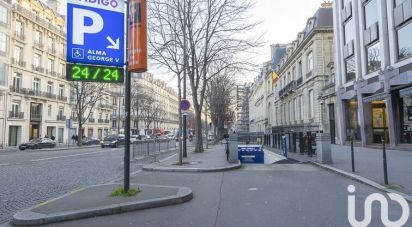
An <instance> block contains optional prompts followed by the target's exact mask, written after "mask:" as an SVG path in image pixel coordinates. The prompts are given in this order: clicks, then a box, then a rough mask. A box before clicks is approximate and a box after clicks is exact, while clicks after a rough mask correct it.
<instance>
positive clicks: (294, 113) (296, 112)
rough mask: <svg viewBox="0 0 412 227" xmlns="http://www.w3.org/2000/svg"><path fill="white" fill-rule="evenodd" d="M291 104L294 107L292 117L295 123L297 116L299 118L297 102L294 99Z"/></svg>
mask: <svg viewBox="0 0 412 227" xmlns="http://www.w3.org/2000/svg"><path fill="white" fill-rule="evenodd" d="M293 103H294V105H295V107H294V108H295V111H293V115H294V116H295V118H294V119H295V121H297V120H299V119H298V116H299V114H298V113H299V106H298V100H297V99H296V98H295V99H294V100H293Z"/></svg>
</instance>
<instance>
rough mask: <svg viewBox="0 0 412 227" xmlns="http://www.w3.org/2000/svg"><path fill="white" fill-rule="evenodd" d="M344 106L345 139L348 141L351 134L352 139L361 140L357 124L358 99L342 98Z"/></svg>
mask: <svg viewBox="0 0 412 227" xmlns="http://www.w3.org/2000/svg"><path fill="white" fill-rule="evenodd" d="M344 106H345V115H346V116H345V119H346V122H345V126H346V127H345V128H346V140H347V141H349V140H350V139H351V136H352V135H353V140H355V141H361V139H362V138H361V132H360V126H359V113H358V100H357V99H350V100H344Z"/></svg>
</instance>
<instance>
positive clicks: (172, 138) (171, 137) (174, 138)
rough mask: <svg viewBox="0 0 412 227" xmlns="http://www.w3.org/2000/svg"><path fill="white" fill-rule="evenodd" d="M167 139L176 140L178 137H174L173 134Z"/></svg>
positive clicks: (168, 135)
mask: <svg viewBox="0 0 412 227" xmlns="http://www.w3.org/2000/svg"><path fill="white" fill-rule="evenodd" d="M167 138H168V139H169V140H176V136H175V135H173V134H171V133H170V134H167Z"/></svg>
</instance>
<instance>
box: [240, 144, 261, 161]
mask: <svg viewBox="0 0 412 227" xmlns="http://www.w3.org/2000/svg"><path fill="white" fill-rule="evenodd" d="M237 152H238V157H239V160H240V162H241V163H262V164H263V163H264V161H265V159H264V155H263V154H264V153H263V147H262V145H238V146H237Z"/></svg>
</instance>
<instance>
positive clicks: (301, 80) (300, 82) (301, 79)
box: [296, 77, 303, 87]
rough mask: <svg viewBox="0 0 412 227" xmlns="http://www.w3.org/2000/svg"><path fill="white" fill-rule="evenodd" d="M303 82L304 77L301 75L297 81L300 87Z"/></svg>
mask: <svg viewBox="0 0 412 227" xmlns="http://www.w3.org/2000/svg"><path fill="white" fill-rule="evenodd" d="M302 83H303V77H300V78H299V79H298V80H297V81H296V86H297V87H299V86H300V85H301V84H302Z"/></svg>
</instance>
